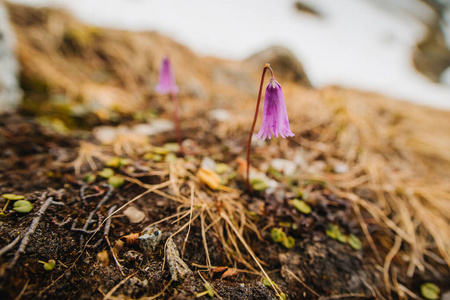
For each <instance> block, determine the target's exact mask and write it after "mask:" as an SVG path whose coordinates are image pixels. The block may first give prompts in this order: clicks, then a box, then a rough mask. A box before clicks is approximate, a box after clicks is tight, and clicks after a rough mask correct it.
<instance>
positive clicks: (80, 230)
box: [71, 184, 114, 248]
mask: <svg viewBox="0 0 450 300" xmlns="http://www.w3.org/2000/svg"><path fill="white" fill-rule="evenodd" d="M104 186H106V187H108V192H107V193H106V195H105V196H103V198H102V200H100V202H99V203H98V204H97V206H96V207H95V208H94V210H92V211H91V212H90V213H89V216H88V218H87V219H86V222H85V223H84V225H83V228H76V224H77V220H74V221H73V223H72V228H71V230H72V231H79V232H81V233H82V234H81V236H80V248H82V245H83V240H84V234H92V233H95V232H96V229H94V230H87V229H88V227H89V224H91V222H92V218H93V217H94V215H95V213H96V212H97V211H98V210H99V209H100V207H102V205H104V204H105V203H106V201H108V199H109V198H110V197H111V194H112V192H113V191H114V187H113V186H112V185H109V184H108V185H104ZM82 189H83V187H82ZM80 195H81V196H82V199H84V198H83V197H84V190H83V192H81V191H80ZM83 201H84V200H83ZM100 223H101V222H100V220H99V224H100Z"/></svg>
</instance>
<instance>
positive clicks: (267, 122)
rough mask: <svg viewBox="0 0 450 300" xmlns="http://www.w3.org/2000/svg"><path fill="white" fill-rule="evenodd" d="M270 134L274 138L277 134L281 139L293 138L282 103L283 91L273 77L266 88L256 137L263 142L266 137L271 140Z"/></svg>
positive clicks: (284, 106) (284, 105)
mask: <svg viewBox="0 0 450 300" xmlns="http://www.w3.org/2000/svg"><path fill="white" fill-rule="evenodd" d="M272 134H273V135H274V136H275V137H278V134H280V135H281V136H282V137H283V138H286V137H289V136H294V134H293V133H292V131H291V129H290V128H289V118H288V115H287V111H286V104H285V103H284V96H283V91H282V90H281V86H280V84H279V83H278V82H277V81H276V80H275V78H274V77H272V78H271V79H270V82H269V85H268V86H267V88H266V93H265V95H264V111H263V119H262V125H261V129H260V130H259V132H258V134H257V135H256V136H257V137H258V138H260V139H262V140H265V139H266V138H267V137H268V138H269V139H271V138H272Z"/></svg>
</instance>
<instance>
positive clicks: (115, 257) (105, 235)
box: [100, 205, 125, 276]
mask: <svg viewBox="0 0 450 300" xmlns="http://www.w3.org/2000/svg"><path fill="white" fill-rule="evenodd" d="M116 208H117V205H114V206H113V207H111V208H110V209H109V210H108V219H107V220H106V223H105V229H104V231H103V237H104V238H105V240H106V243H108V246H109V250H110V251H111V254H112V256H113V258H114V261H115V262H116V265H117V267H118V268H119V271H120V274H122V276H125V274H124V273H123V271H122V265H121V264H120V263H119V260H118V259H117V256H116V253H115V252H114V250H113V248H112V247H111V243H110V241H109V238H108V234H109V228H110V227H111V218H109V216H111V215H112V214H113V213H114V211H115V210H116ZM100 240H101V239H100Z"/></svg>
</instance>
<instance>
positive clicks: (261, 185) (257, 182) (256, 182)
mask: <svg viewBox="0 0 450 300" xmlns="http://www.w3.org/2000/svg"><path fill="white" fill-rule="evenodd" d="M250 184H251V186H252V188H253V190H255V191H264V190H265V189H266V188H267V183H266V182H265V181H264V179H261V178H252V179H250Z"/></svg>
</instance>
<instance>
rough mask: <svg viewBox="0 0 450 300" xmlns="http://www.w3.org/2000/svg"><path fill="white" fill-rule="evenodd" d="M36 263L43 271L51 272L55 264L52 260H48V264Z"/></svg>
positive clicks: (43, 262)
mask: <svg viewBox="0 0 450 300" xmlns="http://www.w3.org/2000/svg"><path fill="white" fill-rule="evenodd" d="M38 263H41V264H43V265H44V269H45V271H51V270H53V269H54V268H55V266H56V262H55V260H54V259H50V260H49V261H48V262H45V261H40V260H39V261H38Z"/></svg>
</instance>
